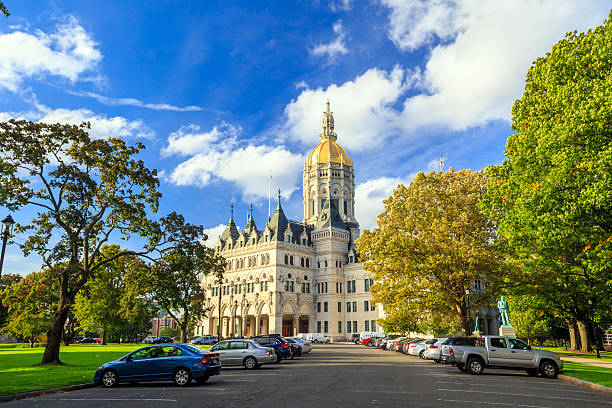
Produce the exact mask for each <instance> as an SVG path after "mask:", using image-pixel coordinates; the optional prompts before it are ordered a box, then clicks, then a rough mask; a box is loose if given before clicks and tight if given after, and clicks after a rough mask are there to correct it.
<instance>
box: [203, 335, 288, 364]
mask: <svg viewBox="0 0 612 408" xmlns="http://www.w3.org/2000/svg"><path fill="white" fill-rule="evenodd" d="M209 350H210V351H213V352H215V353H219V359H220V360H221V365H222V366H232V365H235V366H239V365H241V366H244V368H246V369H247V370H251V369H253V368H259V367H261V366H262V364H271V363H275V362H276V355H275V354H274V350H273V349H271V348H269V347H262V346H260V345H259V344H257V343H256V342H254V341H252V340H225V341H220V342H219V343H217V344H215V345H214V346H212V347H211V348H210V349H209Z"/></svg>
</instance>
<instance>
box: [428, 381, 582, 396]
mask: <svg viewBox="0 0 612 408" xmlns="http://www.w3.org/2000/svg"><path fill="white" fill-rule="evenodd" d="M436 382H437V383H438V384H457V385H477V386H485V387H506V388H513V387H516V385H498V384H478V383H468V382H452V381H436ZM521 389H531V390H548V391H565V392H572V393H574V392H580V393H583V394H593V392H592V391H576V390H575V389H574V387H565V388H542V387H524V386H521Z"/></svg>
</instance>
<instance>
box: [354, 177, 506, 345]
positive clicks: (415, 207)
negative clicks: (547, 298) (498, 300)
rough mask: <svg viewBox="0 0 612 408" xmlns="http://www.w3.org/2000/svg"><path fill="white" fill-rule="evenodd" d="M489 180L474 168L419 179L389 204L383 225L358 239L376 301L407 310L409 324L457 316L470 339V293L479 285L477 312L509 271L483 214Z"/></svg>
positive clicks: (474, 298)
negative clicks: (482, 208)
mask: <svg viewBox="0 0 612 408" xmlns="http://www.w3.org/2000/svg"><path fill="white" fill-rule="evenodd" d="M485 185H486V179H485V178H484V176H483V175H482V173H479V172H474V171H472V170H462V171H454V170H452V169H450V171H448V172H446V173H443V172H431V173H429V174H424V173H419V174H417V175H416V177H415V178H414V180H413V181H412V183H411V184H410V185H409V186H408V187H405V186H403V185H401V184H400V185H398V186H397V188H396V189H395V190H394V191H393V195H392V196H391V197H389V198H387V199H385V200H384V204H385V209H384V211H383V212H382V213H381V214H380V215H379V216H378V224H377V227H376V228H375V229H374V230H373V231H371V232H370V231H368V230H365V231H364V232H363V234H362V236H361V237H360V238H359V239H358V240H357V249H358V251H359V252H360V253H361V254H362V255H363V256H364V258H365V260H366V263H365V269H366V270H368V271H370V272H373V274H374V279H375V280H376V281H377V282H378V283H376V284H375V285H374V286H373V287H372V295H373V298H374V301H375V302H377V303H382V304H383V305H384V307H385V310H387V307H390V308H391V310H394V311H396V310H397V311H398V312H399V311H403V312H401V313H404V315H405V316H407V317H409V320H410V322H411V323H413V324H416V326H417V327H418V326H419V325H420V324H426V323H427V320H429V319H432V316H433V315H435V314H437V315H439V316H441V317H442V316H449V315H453V316H455V317H454V318H456V319H459V320H460V321H461V330H462V331H463V333H464V334H466V335H467V334H469V332H470V331H471V330H470V327H469V316H468V309H467V302H466V300H467V299H466V290H468V289H471V288H472V287H473V286H474V284H475V283H476V282H477V281H480V282H481V284H482V285H481V286H482V287H483V288H485V291H484V292H483V293H475V294H474V293H473V294H472V295H471V296H470V303H471V306H472V307H478V306H479V305H484V304H488V302H489V301H490V299H491V295H492V294H494V292H495V290H496V289H497V287H498V281H499V279H500V278H501V277H503V276H504V273H505V269H506V268H505V265H504V258H503V256H502V254H501V252H500V251H499V250H498V249H497V248H496V247H495V239H496V237H495V226H494V224H493V223H492V222H491V221H490V220H489V219H488V218H487V217H486V215H485V214H483V213H482V211H480V209H479V207H478V204H479V202H480V199H481V197H482V196H483V194H484V192H485Z"/></svg>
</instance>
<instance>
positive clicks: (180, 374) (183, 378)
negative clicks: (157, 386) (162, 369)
mask: <svg viewBox="0 0 612 408" xmlns="http://www.w3.org/2000/svg"><path fill="white" fill-rule="evenodd" d="M172 381H174V383H175V384H176V385H178V386H179V387H184V386H186V385H187V384H189V383H190V382H191V372H189V370H188V369H186V368H185V367H179V368H177V369H176V371H174V374H173V375H172Z"/></svg>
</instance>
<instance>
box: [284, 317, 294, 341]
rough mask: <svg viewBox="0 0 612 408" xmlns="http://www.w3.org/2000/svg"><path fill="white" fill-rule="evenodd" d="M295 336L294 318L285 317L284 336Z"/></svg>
mask: <svg viewBox="0 0 612 408" xmlns="http://www.w3.org/2000/svg"><path fill="white" fill-rule="evenodd" d="M292 336H293V319H292V318H291V317H283V337H292Z"/></svg>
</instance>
